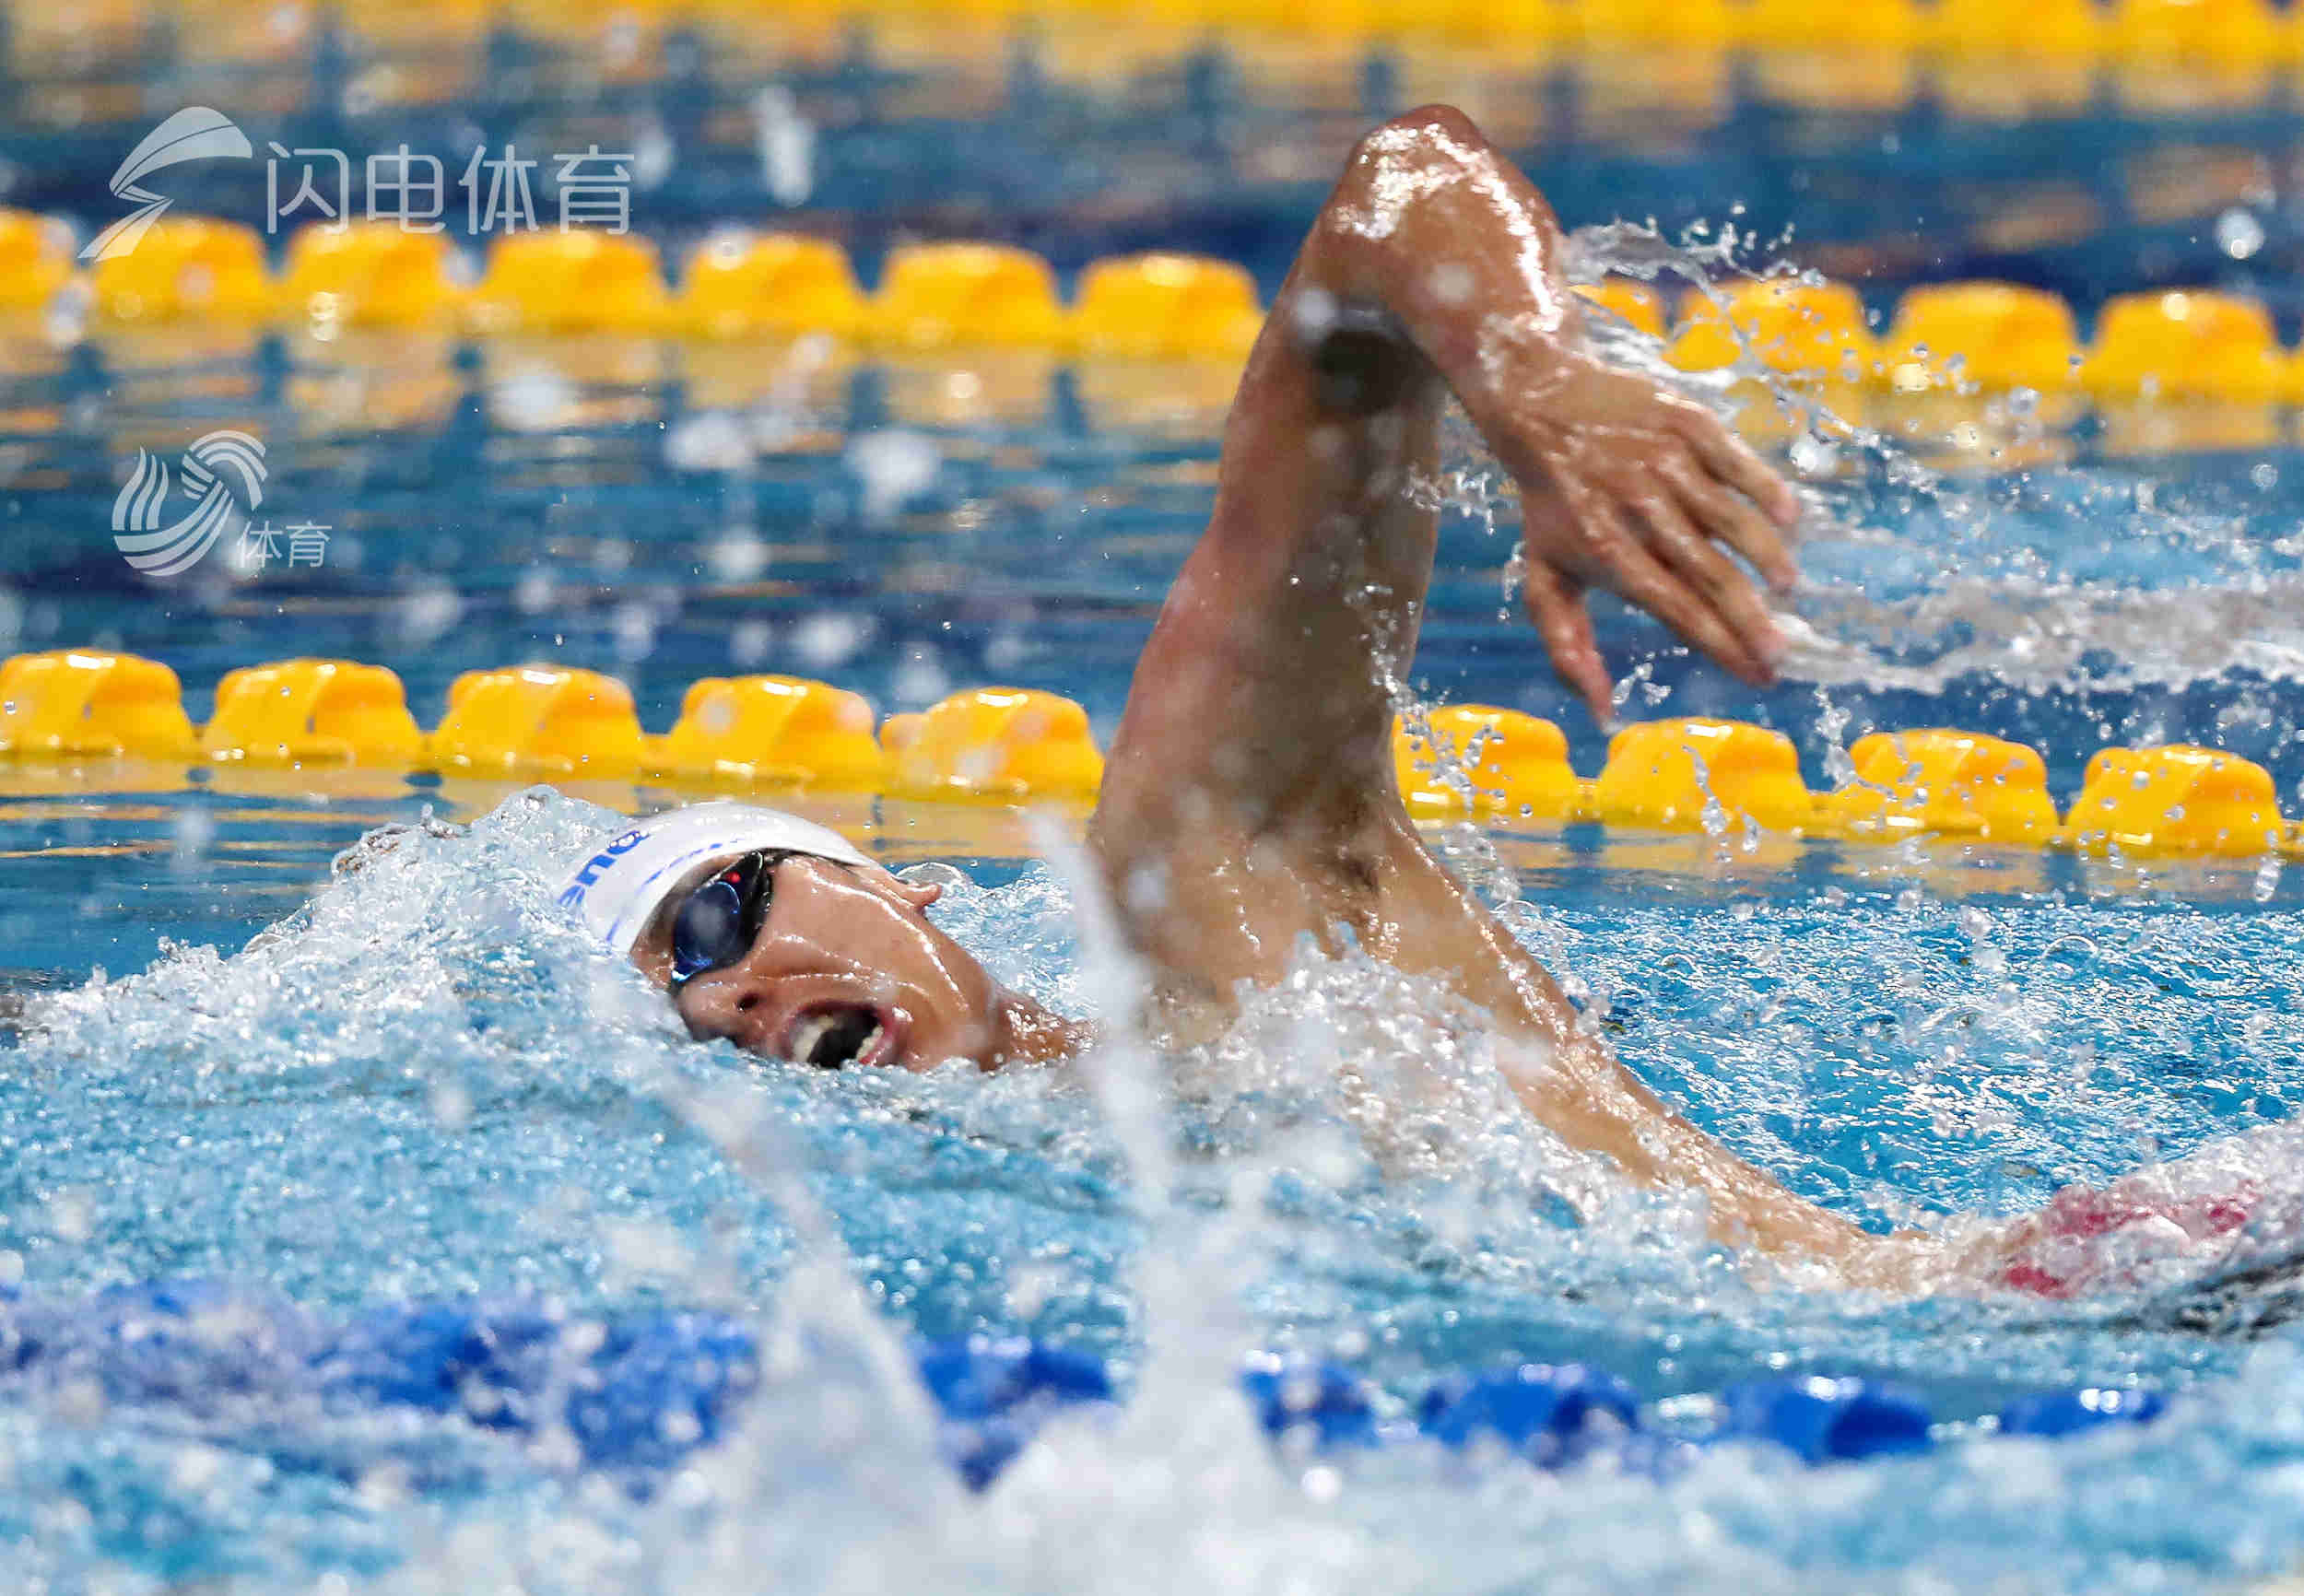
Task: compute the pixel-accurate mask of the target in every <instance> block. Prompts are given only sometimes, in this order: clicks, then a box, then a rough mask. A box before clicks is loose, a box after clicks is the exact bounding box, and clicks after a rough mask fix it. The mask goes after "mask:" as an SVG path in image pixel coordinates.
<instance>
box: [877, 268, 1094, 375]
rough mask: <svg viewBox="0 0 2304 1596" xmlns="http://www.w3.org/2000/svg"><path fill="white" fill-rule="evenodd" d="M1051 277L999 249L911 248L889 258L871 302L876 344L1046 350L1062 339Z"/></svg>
mask: <svg viewBox="0 0 2304 1596" xmlns="http://www.w3.org/2000/svg"><path fill="white" fill-rule="evenodd" d="M873 323H874V326H875V329H876V332H877V334H878V335H879V336H880V338H881V339H882V340H883V341H885V342H887V343H889V344H892V345H895V346H899V347H902V348H912V349H926V348H935V347H939V346H946V345H952V344H1008V345H1030V346H1040V347H1053V346H1055V345H1056V344H1058V343H1059V342H1060V341H1061V339H1062V337H1063V333H1064V311H1063V308H1062V307H1061V306H1060V305H1058V303H1057V302H1056V274H1055V273H1054V272H1053V271H1052V270H1050V269H1049V265H1048V263H1047V262H1046V261H1044V260H1042V259H1040V256H1038V255H1036V254H1033V253H1032V252H1030V251H1029V250H1019V249H1014V248H1011V247H1009V246H1007V245H1005V244H972V243H954V244H911V245H907V246H905V247H903V248H900V249H898V250H896V251H894V252H891V253H890V254H889V256H888V265H887V267H886V269H885V270H884V271H883V273H882V274H881V281H880V292H879V294H878V296H877V298H876V299H875V300H874V303H873Z"/></svg>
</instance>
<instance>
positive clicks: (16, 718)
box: [0, 649, 197, 760]
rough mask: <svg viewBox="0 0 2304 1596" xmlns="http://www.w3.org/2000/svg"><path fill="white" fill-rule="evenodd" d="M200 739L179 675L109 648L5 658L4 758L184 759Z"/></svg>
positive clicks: (1, 688) (1, 676)
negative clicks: (194, 730) (187, 711)
mask: <svg viewBox="0 0 2304 1596" xmlns="http://www.w3.org/2000/svg"><path fill="white" fill-rule="evenodd" d="M196 746H197V745H196V744H195V742H194V738H193V733H192V722H191V720H190V719H189V718H188V717H186V715H185V714H184V701H183V691H182V687H180V686H179V685H178V683H177V681H176V673H175V672H174V671H171V670H170V669H169V668H168V667H167V666H166V665H164V664H161V663H159V661H158V660H147V659H142V658H140V657H138V656H137V655H135V654H123V653H114V652H112V651H108V650H103V649H56V650H53V651H49V652H47V653H39V654H18V655H16V656H15V657H14V658H12V659H10V660H8V661H7V662H6V663H4V664H0V758H11V759H19V760H21V759H65V758H113V757H142V758H155V759H161V758H184V757H189V756H190V755H191V754H192V753H193V752H194V749H195V747H196Z"/></svg>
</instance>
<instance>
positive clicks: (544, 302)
mask: <svg viewBox="0 0 2304 1596" xmlns="http://www.w3.org/2000/svg"><path fill="white" fill-rule="evenodd" d="M668 308H669V302H668V299H667V297H666V295H665V293H664V276H663V274H662V273H661V272H660V271H659V270H658V268H657V264H656V248H655V246H654V245H653V244H652V243H650V242H649V241H647V240H646V239H643V238H640V237H638V236H636V235H634V234H630V233H611V232H606V231H604V230H601V229H576V230H572V231H569V232H564V233H563V232H523V233H507V234H504V235H503V236H501V237H500V238H499V239H498V240H497V241H496V244H495V247H494V248H493V249H491V250H490V251H489V252H488V275H487V276H486V277H484V278H483V279H482V280H481V283H480V287H479V288H478V289H477V290H476V293H475V294H474V296H473V299H472V300H471V305H470V312H469V314H470V317H471V321H472V323H473V325H474V327H475V328H476V330H477V331H479V332H482V333H592V332H614V333H652V332H656V331H658V330H660V329H661V328H662V327H663V326H664V323H665V321H666V319H667V311H668Z"/></svg>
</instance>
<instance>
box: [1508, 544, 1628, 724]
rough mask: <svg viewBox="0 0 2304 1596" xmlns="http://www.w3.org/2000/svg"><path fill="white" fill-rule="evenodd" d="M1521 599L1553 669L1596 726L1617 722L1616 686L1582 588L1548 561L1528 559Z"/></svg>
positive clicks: (1579, 583) (1578, 582)
mask: <svg viewBox="0 0 2304 1596" xmlns="http://www.w3.org/2000/svg"><path fill="white" fill-rule="evenodd" d="M1522 601H1523V602H1524V603H1525V604H1526V605H1527V609H1528V618H1529V620H1531V621H1532V622H1534V624H1535V628H1536V632H1537V635H1538V636H1540V637H1542V638H1543V639H1544V646H1545V648H1546V650H1547V651H1550V653H1551V655H1552V669H1553V670H1554V671H1555V672H1557V673H1558V675H1559V678H1560V680H1561V682H1562V683H1563V684H1565V685H1566V686H1567V687H1568V688H1569V691H1571V692H1573V693H1574V694H1576V696H1577V697H1579V698H1582V699H1583V700H1584V708H1585V709H1587V710H1590V711H1591V712H1592V718H1593V722H1594V723H1596V724H1598V725H1602V726H1605V725H1607V724H1608V723H1609V722H1612V721H1613V720H1615V718H1616V703H1615V700H1614V698H1613V696H1612V695H1613V692H1614V688H1615V684H1614V683H1612V682H1611V681H1610V680H1609V679H1608V667H1607V664H1606V663H1605V662H1604V661H1603V660H1602V659H1601V657H1600V642H1599V640H1598V638H1596V637H1595V636H1594V635H1593V628H1592V611H1591V610H1590V609H1589V608H1588V607H1586V605H1585V603H1584V584H1583V583H1582V582H1580V581H1577V580H1576V579H1575V578H1573V577H1571V576H1569V574H1568V573H1567V572H1565V571H1563V570H1561V569H1559V568H1558V566H1556V565H1553V564H1551V563H1550V562H1548V561H1546V560H1543V559H1531V560H1530V561H1529V562H1528V573H1527V585H1526V586H1525V587H1523V588H1522Z"/></svg>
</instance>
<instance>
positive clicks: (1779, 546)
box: [1656, 452, 1799, 590]
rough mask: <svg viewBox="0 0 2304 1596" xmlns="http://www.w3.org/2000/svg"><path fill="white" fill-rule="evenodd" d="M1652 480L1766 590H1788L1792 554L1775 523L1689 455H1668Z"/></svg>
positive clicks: (1791, 577)
mask: <svg viewBox="0 0 2304 1596" xmlns="http://www.w3.org/2000/svg"><path fill="white" fill-rule="evenodd" d="M1656 475H1659V476H1661V477H1663V480H1664V481H1665V482H1666V483H1667V484H1669V485H1670V487H1671V491H1672V492H1673V494H1674V495H1675V497H1677V499H1679V501H1680V505H1681V508H1683V509H1684V510H1687V513H1688V515H1689V516H1690V517H1691V518H1692V519H1693V520H1694V521H1695V522H1696V524H1697V525H1698V526H1699V528H1701V529H1702V530H1703V532H1704V533H1705V534H1707V535H1709V536H1710V537H1714V538H1717V539H1719V540H1720V541H1721V542H1722V543H1724V544H1726V545H1727V546H1729V547H1730V548H1733V549H1734V550H1735V551H1736V552H1737V553H1738V554H1740V555H1742V556H1744V557H1745V558H1746V559H1747V560H1749V561H1750V562H1751V563H1752V568H1753V569H1755V570H1757V571H1758V572H1759V573H1760V575H1761V577H1762V578H1763V579H1765V580H1766V581H1768V582H1769V585H1770V586H1772V587H1775V588H1778V589H1780V590H1781V589H1783V588H1788V587H1790V586H1791V585H1792V584H1793V580H1794V579H1795V578H1796V577H1797V576H1798V574H1799V573H1798V571H1797V570H1796V569H1794V567H1793V560H1792V551H1791V550H1789V549H1788V548H1786V547H1785V546H1784V538H1783V534H1781V532H1779V531H1778V530H1777V528H1776V525H1775V523H1774V522H1770V521H1769V519H1768V517H1767V516H1765V515H1763V514H1761V513H1760V511H1759V509H1758V507H1757V506H1756V505H1755V504H1754V503H1753V502H1752V501H1751V500H1750V499H1746V498H1745V497H1744V495H1742V494H1741V493H1737V492H1734V491H1733V490H1731V489H1730V488H1727V487H1723V486H1722V484H1721V482H1720V480H1719V478H1717V477H1715V476H1713V475H1711V474H1710V472H1709V471H1707V470H1706V469H1705V468H1704V466H1703V465H1702V464H1700V463H1699V461H1698V460H1697V459H1696V457H1695V456H1694V455H1693V454H1687V453H1679V452H1666V454H1665V455H1664V457H1663V460H1662V461H1661V462H1659V463H1658V464H1657V467H1656Z"/></svg>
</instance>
